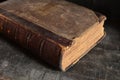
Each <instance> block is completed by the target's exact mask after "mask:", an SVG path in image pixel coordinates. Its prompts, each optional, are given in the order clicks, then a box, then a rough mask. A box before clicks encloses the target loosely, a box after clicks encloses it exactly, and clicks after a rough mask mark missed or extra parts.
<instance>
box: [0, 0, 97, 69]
mask: <svg viewBox="0 0 120 80" xmlns="http://www.w3.org/2000/svg"><path fill="white" fill-rule="evenodd" d="M96 23H99V18H98V17H97V15H96V14H95V13H94V12H93V11H92V10H89V9H87V8H84V7H82V6H78V5H76V4H73V3H70V2H66V1H63V0H8V1H6V2H3V3H1V4H0V33H2V34H4V35H5V36H7V37H9V38H10V39H12V40H14V41H15V42H17V43H18V44H20V45H21V46H23V47H25V48H27V49H30V50H31V51H32V52H33V53H34V54H37V55H38V56H40V58H41V59H43V60H44V61H46V62H48V63H49V64H52V65H53V66H55V67H58V66H59V62H60V55H61V54H62V53H61V50H62V48H64V47H67V46H70V45H71V44H72V43H73V39H75V38H77V37H79V36H80V35H81V34H82V33H83V32H84V31H86V30H87V29H89V28H90V27H91V26H93V25H94V24H96Z"/></svg>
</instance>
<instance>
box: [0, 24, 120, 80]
mask: <svg viewBox="0 0 120 80" xmlns="http://www.w3.org/2000/svg"><path fill="white" fill-rule="evenodd" d="M105 30H106V32H107V35H106V37H105V39H104V40H103V41H102V42H101V43H100V44H98V45H97V46H96V47H95V48H93V49H92V50H91V51H90V52H89V53H88V54H87V55H86V56H84V57H83V58H82V59H81V60H80V61H79V62H78V63H77V64H76V65H75V66H74V67H72V68H71V69H69V70H68V71H67V72H61V71H59V70H54V69H53V68H51V66H49V65H47V64H44V62H42V61H38V60H37V59H36V58H34V57H33V56H32V55H31V53H30V52H29V51H26V50H25V49H21V48H20V47H18V46H17V45H16V44H13V43H14V42H11V41H9V40H7V39H6V38H3V37H1V36H0V80H120V29H119V27H117V25H113V24H110V25H109V24H107V25H105Z"/></svg>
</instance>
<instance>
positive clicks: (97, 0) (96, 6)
mask: <svg viewBox="0 0 120 80" xmlns="http://www.w3.org/2000/svg"><path fill="white" fill-rule="evenodd" d="M68 1H71V2H74V3H76V4H80V5H83V6H85V7H88V8H90V9H93V10H95V11H98V12H101V13H103V14H105V15H106V16H107V18H108V20H119V19H120V1H119V0H68Z"/></svg>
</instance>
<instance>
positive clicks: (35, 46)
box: [0, 14, 61, 67]
mask: <svg viewBox="0 0 120 80" xmlns="http://www.w3.org/2000/svg"><path fill="white" fill-rule="evenodd" d="M0 33H1V34H3V35H5V36H7V37H8V38H9V39H11V40H13V41H15V42H16V43H18V44H19V45H20V46H22V47H24V48H27V49H28V50H30V51H32V53H34V54H35V55H37V56H39V57H40V59H42V60H44V61H45V62H47V63H49V64H52V65H53V66H55V67H58V66H59V60H60V51H61V48H60V46H59V45H57V43H55V42H53V41H51V40H49V39H48V38H46V37H44V36H43V35H41V34H39V33H37V32H33V31H32V30H30V29H27V28H25V27H24V26H23V25H21V24H18V23H16V22H14V21H12V20H11V19H9V18H8V17H6V16H4V15H2V14H0Z"/></svg>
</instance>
